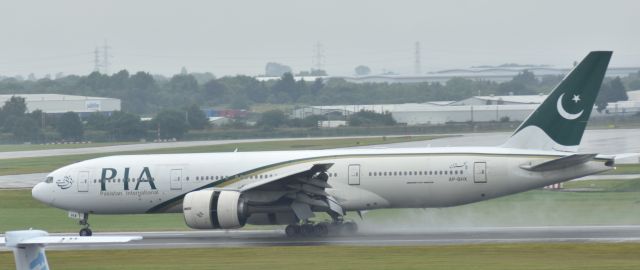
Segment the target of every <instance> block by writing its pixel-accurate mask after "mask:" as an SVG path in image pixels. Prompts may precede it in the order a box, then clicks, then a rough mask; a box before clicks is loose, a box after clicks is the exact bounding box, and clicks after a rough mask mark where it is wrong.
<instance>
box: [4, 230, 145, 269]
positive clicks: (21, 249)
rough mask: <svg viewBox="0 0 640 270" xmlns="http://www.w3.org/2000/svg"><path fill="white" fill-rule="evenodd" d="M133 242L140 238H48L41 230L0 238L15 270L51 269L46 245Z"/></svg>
mask: <svg viewBox="0 0 640 270" xmlns="http://www.w3.org/2000/svg"><path fill="white" fill-rule="evenodd" d="M134 240H142V236H93V237H77V236H49V233H47V232H45V231H41V230H21V231H8V232H6V233H5V237H0V244H3V245H5V246H7V247H8V248H11V249H12V250H13V257H14V259H15V263H16V270H35V269H41V270H48V269H51V268H50V267H49V261H48V260H47V255H46V254H45V249H44V247H45V246H46V245H47V244H57V245H73V244H75V245H82V244H91V243H93V244H95V243H126V242H129V241H134Z"/></svg>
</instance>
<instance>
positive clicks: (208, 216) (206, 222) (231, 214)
mask: <svg viewBox="0 0 640 270" xmlns="http://www.w3.org/2000/svg"><path fill="white" fill-rule="evenodd" d="M182 210H183V214H184V221H185V223H187V226H189V227H190V228H193V229H235V228H240V227H242V226H244V224H245V223H246V220H247V217H248V216H249V215H248V213H247V203H246V200H244V198H243V196H242V194H241V193H240V192H238V191H232V190H213V189H207V190H199V191H194V192H189V193H187V195H185V196H184V201H183V203H182Z"/></svg>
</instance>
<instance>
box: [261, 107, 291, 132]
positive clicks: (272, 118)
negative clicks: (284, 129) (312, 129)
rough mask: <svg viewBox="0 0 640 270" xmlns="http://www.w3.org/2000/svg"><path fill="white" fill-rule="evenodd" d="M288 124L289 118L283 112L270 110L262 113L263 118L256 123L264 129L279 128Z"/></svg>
mask: <svg viewBox="0 0 640 270" xmlns="http://www.w3.org/2000/svg"><path fill="white" fill-rule="evenodd" d="M286 122H287V116H286V115H285V114H284V112H283V111H281V110H270V111H266V112H264V113H262V116H261V117H260V119H259V120H258V122H257V123H256V124H257V125H258V126H260V127H263V128H277V127H280V126H282V125H284V124H285V123H286Z"/></svg>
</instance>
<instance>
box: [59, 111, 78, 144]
mask: <svg viewBox="0 0 640 270" xmlns="http://www.w3.org/2000/svg"><path fill="white" fill-rule="evenodd" d="M56 130H57V131H58V133H60V136H61V137H62V138H63V139H64V140H69V141H80V140H82V135H83V134H84V129H83V127H82V121H80V117H79V116H78V114H76V113H74V112H66V113H63V114H62V115H61V116H60V118H59V119H58V122H57V124H56Z"/></svg>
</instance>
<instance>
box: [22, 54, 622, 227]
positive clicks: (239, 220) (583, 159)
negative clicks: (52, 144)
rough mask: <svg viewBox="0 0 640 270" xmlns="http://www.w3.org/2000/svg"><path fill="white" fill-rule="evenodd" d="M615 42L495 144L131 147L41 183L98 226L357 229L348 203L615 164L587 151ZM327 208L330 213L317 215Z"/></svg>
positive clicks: (486, 191) (557, 176)
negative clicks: (157, 221) (143, 221)
mask: <svg viewBox="0 0 640 270" xmlns="http://www.w3.org/2000/svg"><path fill="white" fill-rule="evenodd" d="M611 54H612V53H611V52H608V51H596V52H591V53H589V54H588V55H587V56H586V58H585V59H583V60H582V62H581V63H580V64H579V65H577V66H576V67H575V68H574V69H573V70H572V71H571V72H570V73H569V74H568V75H567V76H566V77H565V78H564V80H563V81H562V82H561V83H560V84H559V85H558V86H556V88H555V89H554V90H553V91H552V92H551V93H550V94H549V96H548V97H547V98H546V100H545V101H544V102H543V103H542V104H541V105H540V106H539V107H538V108H537V109H536V110H535V111H534V112H533V113H532V114H531V115H530V116H529V117H528V118H527V120H525V121H524V122H523V123H522V124H521V125H520V126H519V127H518V128H517V129H516V131H515V132H514V133H513V135H511V137H510V138H508V140H507V141H506V142H505V143H504V144H503V145H500V146H496V147H437V148H436V147H433V148H431V147H424V148H422V147H421V148H387V149H335V150H305V151H272V152H230V153H206V154H166V155H125V156H110V157H103V158H96V159H91V160H86V161H82V162H78V163H75V164H71V165H68V166H65V167H62V168H60V169H57V170H55V171H53V172H52V173H50V174H49V175H48V176H47V177H46V179H45V181H44V182H42V183H39V184H37V185H36V186H35V187H34V188H33V191H32V193H33V197H34V198H36V199H37V200H39V201H41V202H43V203H46V204H48V205H51V206H53V207H57V208H61V209H64V210H67V211H69V216H71V217H75V218H78V219H79V220H80V224H81V225H82V226H83V228H82V230H80V235H83V236H87V235H91V234H92V232H91V230H90V228H89V223H88V218H89V215H90V214H97V215H101V214H157V213H183V214H184V220H185V223H186V225H187V226H189V227H191V228H193V229H234V228H240V227H242V226H244V225H245V224H256V225H274V224H281V225H287V226H286V229H285V232H286V234H287V235H288V236H297V235H314V236H315V235H326V234H328V233H333V232H338V233H344V232H355V231H356V230H357V226H356V224H355V223H353V222H350V221H345V219H344V216H345V214H346V213H347V212H348V211H364V210H373V209H384V208H428V207H449V206H456V205H462V204H468V203H473V202H478V201H484V200H488V199H492V198H497V197H500V196H505V195H509V194H514V193H518V192H523V191H527V190H531V189H536V188H540V187H544V186H547V185H550V184H554V183H559V182H563V181H568V180H571V179H574V178H578V177H582V176H586V175H591V174H596V173H600V172H604V171H607V170H611V169H612V168H613V166H614V161H615V156H604V155H598V154H596V153H578V152H577V151H578V146H579V144H580V140H581V138H582V135H583V133H584V130H585V126H586V125H587V120H588V119H589V115H590V114H591V111H592V109H593V105H594V102H595V99H596V96H597V95H598V91H599V89H600V86H601V84H602V80H603V77H604V74H605V71H606V70H607V66H608V64H609V60H610V58H611ZM321 212H325V213H328V215H329V216H330V217H331V221H329V222H313V221H312V218H313V217H314V216H315V213H321Z"/></svg>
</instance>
